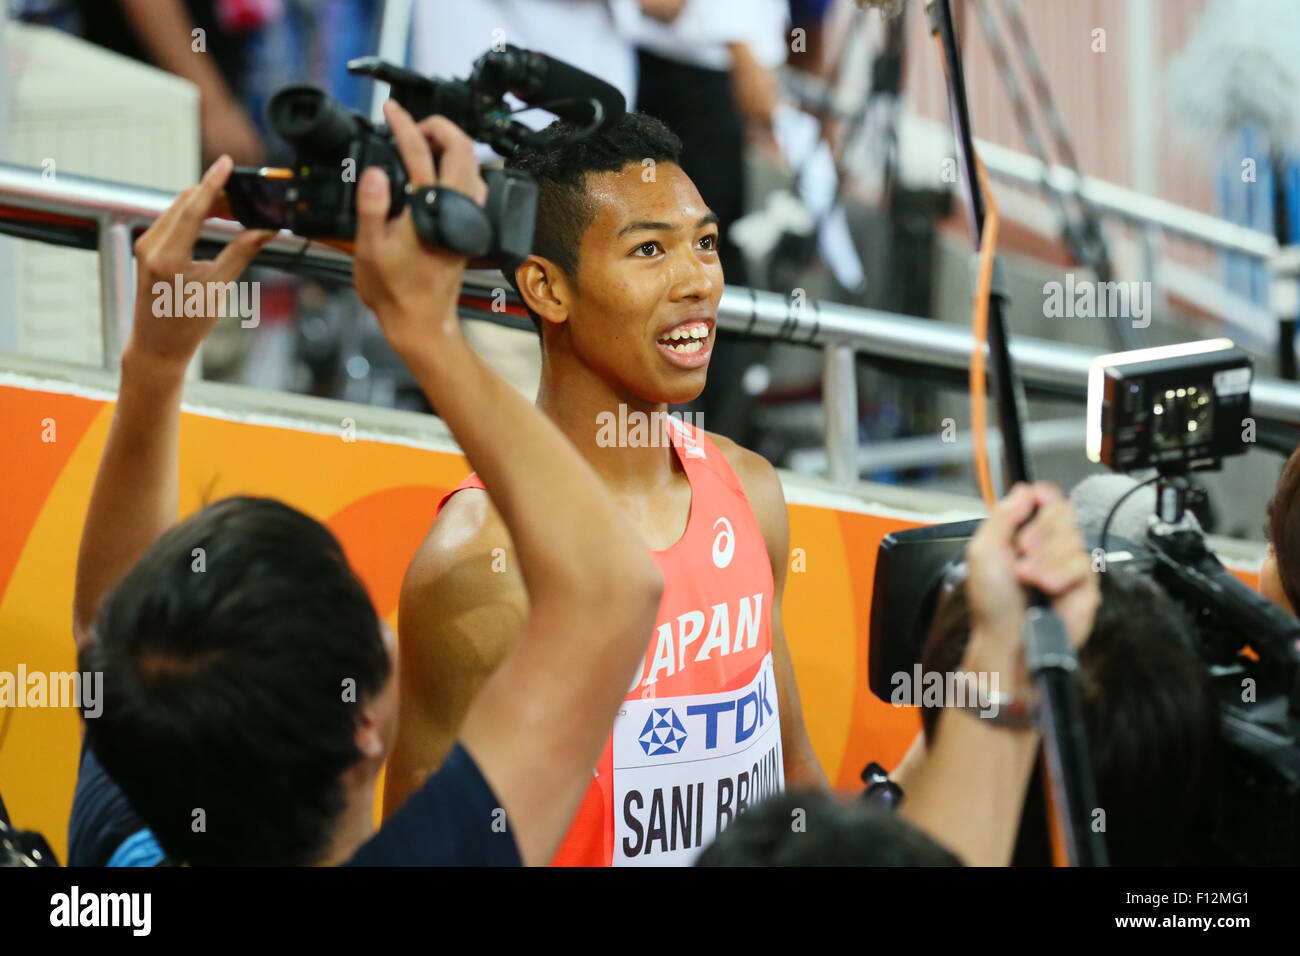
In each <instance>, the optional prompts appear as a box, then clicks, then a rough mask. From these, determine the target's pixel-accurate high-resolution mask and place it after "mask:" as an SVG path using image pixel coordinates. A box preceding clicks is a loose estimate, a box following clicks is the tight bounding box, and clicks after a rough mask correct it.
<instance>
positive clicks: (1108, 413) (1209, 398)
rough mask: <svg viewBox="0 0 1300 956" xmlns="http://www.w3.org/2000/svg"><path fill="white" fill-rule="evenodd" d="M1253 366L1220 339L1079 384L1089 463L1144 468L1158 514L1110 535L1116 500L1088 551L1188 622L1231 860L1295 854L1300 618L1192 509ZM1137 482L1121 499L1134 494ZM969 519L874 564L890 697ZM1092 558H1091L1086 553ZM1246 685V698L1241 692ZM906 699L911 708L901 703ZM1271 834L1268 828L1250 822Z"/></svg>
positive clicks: (1124, 365)
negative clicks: (1224, 552)
mask: <svg viewBox="0 0 1300 956" xmlns="http://www.w3.org/2000/svg"><path fill="white" fill-rule="evenodd" d="M1252 377H1253V365H1252V363H1251V360H1250V357H1249V356H1248V355H1246V354H1245V353H1244V352H1242V351H1241V350H1240V349H1237V348H1235V347H1234V346H1233V344H1232V342H1230V341H1228V340H1226V339H1218V340H1214V341H1211V342H1194V343H1189V344H1187V345H1177V346H1164V347H1159V348H1154V349H1142V350H1138V351H1134V352H1127V353H1116V354H1112V355H1103V356H1100V357H1099V358H1097V359H1096V360H1094V363H1093V366H1092V369H1091V370H1090V375H1089V386H1088V420H1087V450H1088V456H1089V457H1090V458H1091V459H1092V460H1093V461H1096V462H1099V463H1102V464H1105V465H1107V466H1108V467H1111V468H1113V469H1115V470H1119V471H1129V470H1142V469H1155V471H1156V473H1157V475H1156V478H1153V479H1151V481H1153V482H1158V486H1157V498H1156V502H1157V514H1156V515H1152V516H1151V521H1150V523H1149V526H1148V527H1141V526H1139V527H1137V528H1136V529H1134V528H1129V527H1128V526H1127V524H1126V526H1125V527H1123V528H1121V531H1122V532H1123V533H1121V534H1115V535H1110V534H1108V528H1109V525H1110V521H1111V518H1112V517H1113V516H1114V515H1115V514H1116V512H1117V511H1118V510H1119V506H1120V505H1121V504H1122V503H1123V501H1124V498H1125V497H1127V494H1126V495H1125V496H1124V497H1121V498H1120V499H1119V500H1117V501H1115V502H1114V503H1113V505H1112V506H1111V507H1110V511H1109V514H1108V515H1107V517H1106V519H1105V522H1104V523H1103V525H1102V528H1101V529H1100V534H1098V533H1097V531H1096V529H1089V532H1090V533H1086V534H1085V537H1087V538H1088V539H1089V541H1088V545H1089V547H1094V546H1099V547H1100V549H1101V550H1102V551H1103V552H1104V553H1105V567H1106V569H1107V570H1116V569H1120V568H1126V569H1127V570H1129V571H1132V572H1136V573H1139V574H1143V575H1145V576H1147V577H1149V578H1150V579H1151V580H1153V581H1154V582H1155V583H1156V584H1157V585H1158V586H1159V587H1160V588H1161V589H1162V590H1163V591H1164V592H1165V593H1166V594H1168V595H1169V596H1170V597H1172V598H1173V599H1174V600H1175V601H1176V602H1178V603H1179V604H1180V605H1181V606H1182V607H1183V608H1184V610H1186V611H1187V612H1188V613H1189V615H1190V616H1191V618H1192V620H1193V621H1194V622H1195V624H1196V629H1197V634H1196V637H1197V645H1198V649H1199V653H1200V657H1201V660H1202V661H1203V663H1204V664H1205V666H1206V669H1207V671H1208V673H1209V675H1210V682H1211V685H1212V687H1213V688H1214V693H1215V695H1216V704H1217V707H1218V714H1219V728H1220V730H1219V736H1220V740H1221V742H1222V745H1223V747H1222V761H1221V764H1220V768H1219V772H1218V774H1217V779H1218V780H1219V792H1218V793H1217V794H1216V795H1215V806H1216V807H1217V813H1216V816H1215V824H1214V826H1215V831H1214V833H1213V834H1212V839H1213V843H1214V845H1215V846H1216V847H1217V848H1218V849H1219V850H1220V851H1221V852H1223V853H1224V854H1225V856H1226V858H1227V859H1229V860H1231V861H1232V862H1236V863H1283V862H1285V863H1294V862H1296V861H1297V859H1300V620H1297V619H1296V618H1294V617H1292V616H1291V615H1289V614H1287V613H1286V612H1284V611H1282V610H1281V609H1279V608H1277V607H1275V606H1273V605H1272V604H1271V603H1270V602H1269V601H1268V600H1267V599H1265V598H1264V597H1263V596H1261V595H1260V594H1258V593H1256V592H1255V591H1253V590H1251V589H1250V588H1249V587H1247V586H1246V585H1245V584H1243V583H1242V582H1241V581H1240V580H1239V579H1237V578H1236V577H1235V576H1234V575H1232V574H1231V573H1230V572H1229V571H1228V570H1227V569H1226V568H1224V566H1223V565H1222V563H1221V562H1220V561H1219V559H1218V558H1217V557H1216V556H1215V555H1214V554H1213V553H1212V552H1211V551H1210V550H1209V549H1208V548H1207V547H1206V544H1205V539H1204V535H1203V534H1202V533H1201V532H1200V530H1199V528H1198V526H1197V525H1196V524H1195V523H1194V521H1193V519H1192V516H1191V514H1190V511H1189V510H1188V509H1189V501H1190V500H1191V499H1192V498H1193V497H1194V496H1195V495H1196V494H1197V493H1198V490H1199V489H1197V488H1196V487H1195V486H1194V485H1192V483H1191V481H1190V480H1189V474H1190V473H1191V472H1196V471H1204V470H1212V469H1217V468H1218V467H1220V466H1221V464H1222V462H1223V459H1224V458H1225V457H1228V456H1232V455H1240V454H1244V453H1245V452H1246V451H1247V450H1248V449H1249V443H1248V442H1247V440H1246V439H1245V436H1244V432H1246V431H1247V429H1246V421H1245V420H1247V419H1249V416H1250V385H1251V380H1252ZM1136 487H1138V486H1135V487H1134V488H1133V489H1131V490H1136ZM979 524H980V522H979V521H978V520H970V521H961V522H954V523H952V524H944V525H933V526H929V527H922V528H914V529H909V530H906V531H898V532H893V533H891V534H888V535H886V536H885V537H884V539H883V540H882V541H881V543H880V548H879V551H878V553H877V556H876V570H875V583H874V586H873V595H874V599H873V603H872V608H871V630H870V637H869V662H868V670H869V684H870V687H871V690H872V693H873V694H875V695H876V696H877V697H878V698H880V699H881V700H885V701H889V700H891V695H892V692H893V690H892V684H893V679H894V675H897V674H900V673H901V674H906V673H909V672H910V671H911V670H912V668H913V667H914V666H916V665H917V664H918V663H919V661H920V660H921V652H922V650H923V648H924V645H925V641H926V638H927V636H928V634H929V630H930V625H931V621H932V619H933V617H934V613H935V610H936V609H937V607H938V604H939V601H940V599H941V596H942V593H943V591H944V589H945V588H946V587H948V586H949V585H951V584H952V583H953V582H955V581H957V580H959V579H960V578H961V576H962V573H963V571H964V565H963V561H964V558H965V549H966V543H967V541H969V539H970V538H971V537H972V536H973V535H974V534H975V531H976V530H977V528H978V527H979ZM1096 554H1097V551H1094V557H1095V556H1096ZM1244 686H1248V687H1250V688H1251V691H1252V693H1251V695H1249V696H1250V699H1249V700H1244V699H1243V687H1244ZM905 702H908V703H910V702H911V701H905ZM1261 821H1266V822H1267V823H1268V825H1269V827H1268V828H1267V832H1264V830H1263V829H1261V827H1260V826H1259V823H1260V822H1261Z"/></svg>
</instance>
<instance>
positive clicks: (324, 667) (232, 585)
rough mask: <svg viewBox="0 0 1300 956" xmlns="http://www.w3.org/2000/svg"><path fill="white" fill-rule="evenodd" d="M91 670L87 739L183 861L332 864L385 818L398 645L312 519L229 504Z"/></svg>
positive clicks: (147, 569)
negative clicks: (348, 842)
mask: <svg viewBox="0 0 1300 956" xmlns="http://www.w3.org/2000/svg"><path fill="white" fill-rule="evenodd" d="M81 666H82V668H83V669H84V670H89V671H99V672H102V673H103V675H104V676H103V680H104V706H103V712H102V714H101V715H100V716H99V717H97V718H95V719H93V720H87V721H86V743H87V745H88V746H89V747H91V748H92V749H93V750H94V752H95V754H96V755H97V756H98V758H99V760H100V762H101V763H102V764H103V766H104V768H105V770H107V772H108V774H109V775H110V776H111V777H112V778H113V779H114V780H115V781H116V782H117V784H118V785H119V786H120V787H121V788H122V790H123V791H124V792H125V793H126V795H127V797H128V798H129V799H130V801H131V803H132V804H133V805H134V807H135V809H136V810H137V812H139V814H140V815H141V817H142V818H143V819H144V820H145V821H146V822H147V823H148V824H149V826H150V828H151V829H152V830H153V832H154V835H155V836H156V837H157V839H158V842H159V843H160V845H161V846H162V847H163V849H164V850H165V851H166V852H167V854H168V855H169V856H170V857H171V858H173V859H175V860H177V861H179V862H185V863H190V864H194V865H205V864H206V865H230V864H275V865H304V864H315V863H324V862H331V861H332V859H333V857H332V853H333V852H334V847H335V844H336V842H338V841H339V833H340V830H341V829H345V828H348V827H350V826H353V825H360V824H362V823H364V822H365V819H368V817H369V814H370V808H371V800H372V799H373V798H372V793H373V787H374V781H375V778H376V776H377V774H378V772H379V769H380V767H381V766H382V765H383V762H384V760H385V759H386V757H387V755H388V752H389V750H390V748H391V746H392V741H393V738H394V735H395V731H396V723H397V707H396V703H397V690H396V674H395V671H396V667H395V656H394V646H393V637H392V634H391V632H389V631H388V630H387V628H386V626H385V625H382V624H381V622H380V621H379V619H378V617H377V616H376V614H375V610H374V607H373V605H372V604H371V602H370V598H369V596H368V595H367V593H366V591H365V589H364V588H363V587H362V585H361V582H360V581H358V580H357V577H356V575H355V574H354V573H353V572H352V570H351V568H350V567H349V566H348V563H347V560H346V559H345V557H344V555H343V551H342V549H341V548H340V546H339V543H338V541H337V540H336V539H335V537H334V536H333V535H332V534H331V533H330V532H329V531H328V530H327V529H326V528H325V527H324V526H323V525H321V524H320V523H319V522H318V521H316V520H314V519H312V518H310V517H308V516H307V515H304V514H302V513H301V512H299V511H295V510H294V509H293V508H290V507H288V506H287V505H284V504H282V503H280V502H277V501H272V500H269V499H262V498H227V499H225V500H223V501H219V502H217V503H215V504H212V505H209V506H208V507H206V508H204V509H203V510H201V511H199V512H198V513H197V514H195V515H193V516H191V517H190V518H189V519H187V520H186V521H183V522H181V523H180V524H178V525H176V526H174V527H173V528H171V529H170V530H168V531H167V532H166V533H165V534H164V535H163V536H162V537H161V538H159V540H158V541H157V542H156V543H155V544H154V546H153V547H152V548H150V549H149V551H148V553H147V554H145V556H144V557H143V558H142V559H141V560H140V561H139V563H137V564H136V565H135V567H134V568H132V569H131V571H130V572H129V573H128V574H127V575H126V577H125V578H123V580H122V581H121V583H120V584H119V585H118V586H117V587H116V588H115V589H114V591H113V592H112V593H111V594H110V595H109V596H108V598H107V599H106V601H105V604H104V605H103V607H102V608H101V610H100V612H99V614H98V616H97V618H96V621H95V624H94V629H93V632H92V639H91V641H90V642H89V644H88V645H87V646H86V647H85V649H84V650H83V652H82V661H81ZM363 813H364V814H365V818H362V816H361V815H362V814H363ZM353 818H356V820H355V821H354V819H353Z"/></svg>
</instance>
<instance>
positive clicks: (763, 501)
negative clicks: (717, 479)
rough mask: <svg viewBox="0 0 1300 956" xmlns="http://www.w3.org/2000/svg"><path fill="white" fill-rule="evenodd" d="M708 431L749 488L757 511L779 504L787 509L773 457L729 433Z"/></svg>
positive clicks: (743, 485) (746, 487) (737, 475)
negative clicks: (742, 442)
mask: <svg viewBox="0 0 1300 956" xmlns="http://www.w3.org/2000/svg"><path fill="white" fill-rule="evenodd" d="M704 434H705V435H707V436H708V438H709V441H711V442H713V444H714V445H715V446H717V449H718V451H720V452H722V457H723V458H725V459H727V464H729V465H730V466H731V470H732V471H734V472H735V473H736V477H737V478H739V479H740V484H741V486H742V487H743V488H744V489H745V497H747V498H748V499H749V503H750V506H751V507H753V509H754V510H755V512H758V511H759V509H760V508H763V509H767V508H770V507H772V506H774V505H779V506H780V507H781V509H782V510H784V509H785V494H784V492H783V491H782V490H781V476H780V475H778V474H777V471H776V469H775V468H773V467H772V463H771V462H770V461H768V460H767V459H766V458H764V457H763V456H762V455H760V454H758V452H753V451H750V450H749V449H748V448H744V447H742V446H741V445H737V444H736V443H735V442H734V441H732V440H731V439H730V438H728V437H727V436H726V435H719V434H717V433H715V432H705V433H704Z"/></svg>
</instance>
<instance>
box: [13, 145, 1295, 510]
mask: <svg viewBox="0 0 1300 956" xmlns="http://www.w3.org/2000/svg"><path fill="white" fill-rule="evenodd" d="M173 198H174V196H173V194H171V193H168V192H165V191H163V190H157V189H146V188H143V187H139V186H130V185H125V184H122V183H114V182H108V181H105V180H98V179H91V178H88V177H83V176H72V175H66V174H60V175H59V176H58V177H57V178H54V179H47V178H45V177H43V176H42V171H41V170H39V169H34V168H30V167H25V166H16V165H12V164H8V163H0V231H4V232H10V233H13V234H18V235H22V236H25V237H27V238H35V239H39V240H41V241H46V242H54V243H56V244H63V245H76V244H83V245H84V244H85V243H78V242H77V240H76V239H75V238H71V237H70V236H69V234H68V225H69V221H71V223H72V224H73V226H74V227H75V225H76V224H77V223H82V224H83V227H84V228H86V229H90V230H96V231H97V236H98V242H97V245H98V249H99V259H100V261H99V271H100V278H101V283H102V288H103V294H102V302H103V316H102V318H103V328H104V364H105V366H106V367H108V368H113V367H114V366H115V365H116V363H117V360H118V357H119V355H120V353H121V346H122V343H123V342H124V341H125V335H126V332H127V331H128V330H129V323H130V321H131V309H132V303H131V297H132V294H133V291H134V283H133V281H132V270H133V264H132V261H131V259H132V243H131V237H132V234H133V231H134V230H135V229H137V228H141V227H145V226H147V225H148V224H149V223H150V222H152V221H153V220H154V219H155V218H157V216H159V215H160V214H161V213H162V212H163V210H165V209H166V208H167V206H168V205H170V203H171V201H172V199H173ZM14 209H18V210H28V211H34V212H39V213H46V214H49V215H50V216H51V217H60V219H59V220H55V219H53V218H52V219H51V221H50V222H49V223H48V224H46V225H42V224H41V223H39V222H34V221H33V220H32V219H31V217H30V216H18V215H15V214H14V213H13V212H12V211H11V210H14ZM241 229H242V227H241V226H240V225H239V224H238V223H235V222H230V221H227V220H219V219H211V220H208V222H207V223H206V224H205V225H204V229H203V233H202V240H204V241H206V242H208V243H210V244H213V245H222V244H224V243H226V242H228V241H229V240H230V239H231V238H232V237H233V236H234V235H236V234H237V233H238V232H239V231H240V230H241ZM259 262H264V263H265V264H267V265H270V266H275V267H282V268H288V269H290V270H293V271H300V272H310V273H312V274H315V275H323V276H329V277H333V278H337V279H342V280H346V279H347V278H348V277H349V276H350V274H351V266H352V264H351V260H350V259H349V258H348V257H347V256H346V255H344V254H343V253H341V252H339V251H337V250H335V249H331V248H329V247H328V246H323V245H321V244H320V243H316V242H310V241H307V240H304V239H301V238H299V237H296V236H293V235H291V234H289V233H282V234H281V235H280V236H278V237H276V238H275V239H273V240H272V241H271V243H269V244H268V245H267V247H266V248H265V250H264V252H263V253H262V255H261V256H260V257H259ZM465 286H466V287H467V288H468V289H470V290H475V289H477V290H488V289H491V290H495V289H502V288H505V282H504V279H503V278H502V277H501V275H500V273H496V272H469V273H467V274H466V278H465ZM470 311H471V312H472V314H473V316H474V317H478V318H486V319H489V320H493V321H502V322H506V323H507V324H517V323H515V322H513V321H511V320H509V319H506V318H505V317H504V316H496V315H494V314H493V313H491V312H487V311H484V310H480V309H473V310H470ZM718 326H719V328H721V329H723V330H725V331H729V332H735V333H740V334H743V335H747V336H752V337H754V338H758V339H766V340H772V341H783V342H790V343H795V344H801V345H806V346H809V347H817V348H821V349H822V350H823V351H824V353H825V370H824V375H823V381H822V384H823V401H824V405H825V416H826V432H825V445H826V459H827V462H828V463H829V468H830V472H831V477H832V478H833V479H835V480H837V481H839V482H842V483H845V484H851V483H853V482H855V481H857V479H858V470H857V459H858V456H857V435H858V396H857V377H856V375H855V374H853V371H854V365H855V361H856V358H857V357H858V356H863V357H865V358H867V359H870V360H875V361H878V362H881V363H885V364H887V365H889V366H893V367H899V366H901V367H902V368H904V369H908V370H920V371H922V372H928V373H936V372H938V373H942V374H943V375H945V376H949V377H954V376H955V375H959V374H960V373H964V372H965V371H966V369H967V368H968V366H969V359H970V353H971V348H972V337H971V333H970V331H969V330H968V329H966V328H964V327H963V326H959V325H953V324H948V323H944V322H938V321H934V320H929V319H918V318H915V317H913V316H906V315H899V314H896V313H892V312H884V311H880V310H877V309H867V308H860V307H857V306H851V305H844V304H841V303H836V302H820V301H805V300H803V299H802V298H798V299H796V298H787V297H785V296H781V295H778V294H776V293H774V292H765V291H761V290H757V289H750V288H745V287H742V286H728V287H727V288H726V291H725V293H724V294H723V297H722V303H721V305H720V307H719V310H718ZM1011 353H1012V356H1013V358H1014V360H1015V363H1016V366H1017V370H1018V372H1019V374H1020V377H1021V378H1022V380H1023V381H1024V383H1025V386H1026V388H1027V389H1029V390H1030V391H1031V392H1038V393H1045V394H1049V395H1052V396H1057V397H1061V398H1068V399H1074V400H1082V399H1083V398H1084V396H1085V395H1086V391H1087V379H1088V368H1089V365H1090V364H1091V362H1092V359H1093V358H1094V357H1095V356H1096V355H1098V354H1100V353H1099V352H1098V351H1096V350H1092V349H1087V348H1082V347H1079V346H1075V345H1065V344H1062V343H1058V342H1049V341H1044V340H1042V339H1031V338H1023V337H1021V338H1013V339H1012V341H1011ZM1251 399H1252V403H1253V406H1254V414H1255V416H1256V418H1257V419H1258V420H1260V421H1261V422H1263V423H1266V424H1280V425H1287V426H1300V385H1297V384H1294V383H1289V382H1282V381H1277V380H1270V379H1257V380H1256V381H1255V383H1254V386H1253V387H1252V390H1251Z"/></svg>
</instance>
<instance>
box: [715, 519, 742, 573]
mask: <svg viewBox="0 0 1300 956" xmlns="http://www.w3.org/2000/svg"><path fill="white" fill-rule="evenodd" d="M718 525H722V530H721V531H718ZM713 530H714V531H718V534H717V537H715V538H714V539H713V566H714V567H715V568H725V567H726V566H727V565H729V564H730V563H731V557H732V555H733V554H735V553H736V535H735V532H734V531H732V529H731V522H730V521H728V520H727V519H726V518H719V519H718V520H717V521H715V522H713Z"/></svg>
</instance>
